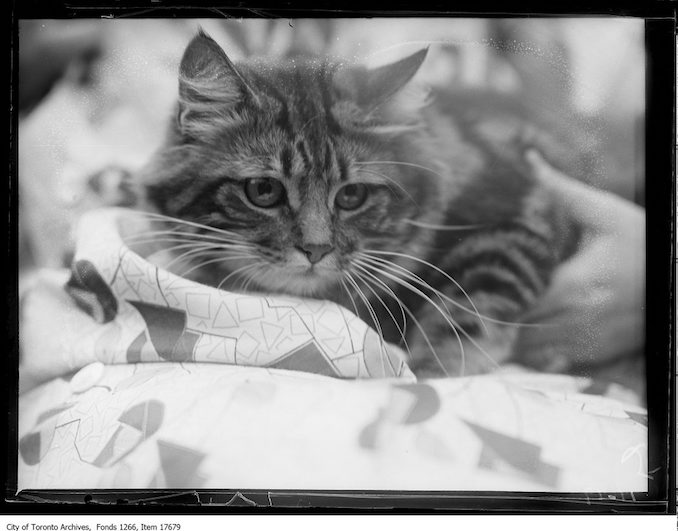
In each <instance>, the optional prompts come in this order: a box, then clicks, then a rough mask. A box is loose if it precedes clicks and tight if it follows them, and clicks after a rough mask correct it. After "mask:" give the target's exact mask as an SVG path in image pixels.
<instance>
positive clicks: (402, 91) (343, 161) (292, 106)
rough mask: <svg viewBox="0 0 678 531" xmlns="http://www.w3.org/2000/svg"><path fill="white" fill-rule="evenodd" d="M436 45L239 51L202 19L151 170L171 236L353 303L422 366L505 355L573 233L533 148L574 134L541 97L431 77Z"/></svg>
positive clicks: (424, 369) (480, 365)
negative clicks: (399, 53)
mask: <svg viewBox="0 0 678 531" xmlns="http://www.w3.org/2000/svg"><path fill="white" fill-rule="evenodd" d="M426 55H427V50H421V51H419V52H417V53H414V54H413V55H410V56H408V57H406V58H404V59H401V60H399V61H397V62H395V63H392V64H389V65H386V66H381V67H378V68H374V69H367V68H366V67H363V66H356V65H352V64H344V63H340V62H336V61H332V60H329V59H322V60H321V59H314V58H308V57H306V58H294V59H287V60H285V59H280V60H277V61H276V62H263V61H254V60H248V61H246V62H244V63H243V64H238V65H237V66H236V65H234V64H233V63H232V62H231V60H230V59H229V58H228V57H227V55H226V54H225V52H224V51H223V50H222V49H221V48H220V46H219V45H218V44H217V43H216V42H215V41H214V40H212V39H211V38H210V37H209V36H208V35H206V34H205V33H203V32H200V33H199V34H198V35H197V36H195V37H194V39H193V40H192V41H191V43H190V44H189V45H188V47H187V49H186V51H185V53H184V56H183V58H182V61H181V65H180V77H179V98H178V104H177V107H176V116H175V117H173V120H172V122H171V126H170V128H169V133H168V136H167V139H166V141H165V143H164V145H163V147H162V148H161V149H160V150H159V151H158V152H157V154H156V155H155V156H154V157H153V159H152V160H151V161H150V163H149V164H148V165H147V167H146V168H145V169H144V170H143V171H142V173H141V176H140V180H139V182H140V183H141V188H142V192H141V193H142V195H143V197H144V200H145V203H146V205H147V208H149V209H150V210H152V211H155V212H156V213H157V214H159V215H160V216H162V219H165V220H168V222H167V226H166V229H167V230H166V232H159V233H158V234H157V237H158V239H159V241H160V240H162V241H166V242H168V243H169V244H171V249H173V250H174V252H175V253H176V257H177V259H181V260H185V261H187V262H188V265H189V266H190V267H188V268H187V269H184V272H185V273H186V274H189V275H194V276H195V278H196V279H198V280H200V281H201V282H205V283H209V284H211V285H214V286H218V287H221V288H224V289H230V290H249V291H255V292H267V293H285V294H290V295H295V296H306V297H315V298H324V299H330V300H334V301H336V302H338V303H340V304H342V305H344V306H345V307H347V308H349V309H351V310H353V311H355V312H357V313H359V314H360V315H361V316H362V318H363V319H364V320H365V321H366V322H368V323H371V324H372V325H373V326H374V328H375V329H376V330H377V331H378V332H379V333H380V334H381V335H382V336H383V338H384V339H385V341H386V342H388V343H392V344H398V345H400V347H401V348H402V349H403V351H404V352H406V353H407V355H408V356H409V360H408V362H409V364H410V366H411V367H412V368H413V370H414V371H415V372H416V373H417V374H419V375H425V376H433V375H458V374H467V375H468V374H474V373H482V372H487V371H490V370H492V369H493V368H495V367H497V366H498V365H500V364H501V363H503V362H505V361H506V360H507V359H509V357H510V356H511V344H512V341H513V338H514V336H515V334H516V331H517V330H518V326H517V324H516V323H517V322H518V321H519V320H520V317H521V315H523V314H524V312H525V311H526V310H527V309H529V308H530V307H531V305H533V303H534V302H535V300H536V299H537V298H538V297H539V295H540V294H541V293H542V292H543V291H544V289H545V288H546V287H547V285H548V283H549V279H550V276H551V273H552V271H553V270H554V267H555V266H556V265H557V264H558V263H559V262H560V261H561V260H563V259H564V258H565V257H566V255H567V253H568V249H569V248H570V245H569V243H568V242H569V241H570V240H571V238H570V236H571V235H570V231H569V229H568V227H567V226H566V225H565V223H564V221H563V219H564V218H563V216H562V213H561V212H560V211H559V209H558V207H557V206H556V204H555V203H554V202H553V200H552V198H551V197H549V195H548V193H547V192H546V191H545V190H544V189H542V188H540V187H538V186H537V185H536V183H535V180H534V178H533V177H532V176H531V174H530V172H529V171H528V166H527V164H526V163H525V161H524V158H523V155H524V151H525V149H526V148H527V147H530V146H536V147H537V148H538V149H539V150H540V151H541V152H542V153H544V154H545V156H547V157H550V158H551V162H555V163H557V160H556V159H557V158H558V157H559V156H560V155H563V156H564V158H566V157H567V156H568V152H567V149H566V147H565V144H559V143H558V139H557V136H556V135H555V134H554V133H553V132H549V133H548V134H547V133H546V132H545V131H547V130H548V129H544V130H540V128H539V127H538V126H537V125H536V124H537V122H536V121H535V120H534V119H533V118H531V117H529V112H528V111H529V106H527V105H525V106H522V107H520V106H519V105H518V104H517V103H516V102H511V101H508V100H507V101H503V100H502V99H501V98H498V97H497V96H496V95H489V94H479V93H476V94H471V95H469V94H466V95H464V94H459V93H455V92H454V91H452V90H450V91H439V92H436V93H431V92H427V91H426V90H424V89H422V88H421V87H419V86H418V85H417V84H416V79H413V78H414V77H415V74H416V73H417V71H418V69H419V68H420V66H421V65H422V63H423V61H424V60H425V57H426Z"/></svg>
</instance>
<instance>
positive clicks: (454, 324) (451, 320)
mask: <svg viewBox="0 0 678 531" xmlns="http://www.w3.org/2000/svg"><path fill="white" fill-rule="evenodd" d="M361 265H363V266H365V267H367V268H368V269H370V270H371V271H373V272H375V273H377V274H380V275H383V276H384V277H386V278H389V279H391V280H392V281H393V282H396V283H397V284H400V285H401V286H402V287H404V288H405V289H407V290H409V291H411V292H412V293H415V294H416V295H419V296H420V297H421V298H422V299H424V300H425V301H426V302H428V303H429V304H431V305H432V306H433V308H435V310H436V311H437V312H438V313H439V314H440V315H441V316H442V317H443V319H444V320H445V322H447V324H448V325H449V326H450V328H451V329H452V331H453V332H454V334H455V336H456V337H457V340H458V341H459V342H460V347H461V337H460V336H459V332H461V333H462V334H463V335H464V337H466V339H468V340H469V342H470V343H471V344H472V345H473V346H475V347H476V348H477V349H478V350H479V351H480V352H481V353H482V354H483V355H484V356H485V357H486V358H487V359H488V360H489V361H490V362H491V363H492V364H493V365H495V366H496V367H497V368H499V367H500V365H499V364H498V363H497V362H496V361H495V360H494V358H493V357H492V356H491V355H490V354H488V353H487V351H485V349H484V348H483V347H482V346H480V345H479V344H478V342H477V341H476V340H475V339H474V338H473V337H472V336H471V335H470V334H469V333H468V332H467V331H466V330H465V329H464V327H462V326H461V325H459V323H457V322H456V320H455V319H454V318H452V316H451V315H450V313H449V310H448V309H447V308H445V309H446V310H447V311H443V310H442V309H441V308H440V306H438V305H437V304H436V303H435V302H434V301H433V299H431V298H430V297H429V296H428V295H426V294H425V293H424V292H423V291H421V290H420V289H418V288H417V287H415V286H413V285H412V284H410V283H409V282H406V281H405V280H403V279H402V278H399V277H396V276H394V275H392V274H390V273H388V272H386V271H384V270H383V268H378V267H376V266H374V265H370V264H368V263H366V262H362V264H361ZM462 348H463V347H462ZM462 357H463V351H462ZM464 362H465V360H464V359H462V364H464ZM462 366H463V365H462Z"/></svg>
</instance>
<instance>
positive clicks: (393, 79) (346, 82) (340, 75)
mask: <svg viewBox="0 0 678 531" xmlns="http://www.w3.org/2000/svg"><path fill="white" fill-rule="evenodd" d="M427 53H428V48H424V49H423V50H419V51H418V52H415V53H413V54H412V55H409V56H407V57H405V58H403V59H400V60H399V61H396V62H394V63H390V64H387V65H384V66H379V67H377V68H372V69H366V68H364V67H363V68H352V67H343V68H341V67H340V68H339V69H338V70H337V71H336V73H335V74H334V78H333V81H334V86H335V87H336V89H337V90H338V91H339V93H340V94H343V95H345V96H348V97H349V98H350V99H352V100H353V101H355V102H356V103H358V105H360V106H361V107H363V108H365V109H366V110H368V111H369V110H372V109H375V108H376V107H378V106H379V105H381V104H382V103H384V102H386V101H388V100H389V99H390V98H391V97H392V96H394V95H395V94H396V93H398V92H399V91H400V90H402V89H403V87H404V86H405V85H406V84H407V83H408V82H409V81H410V80H411V79H412V78H413V77H414V75H415V74H416V73H417V71H418V70H419V68H420V67H421V65H422V64H423V62H424V59H425V58H426V54H427Z"/></svg>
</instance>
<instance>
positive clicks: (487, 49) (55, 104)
mask: <svg viewBox="0 0 678 531" xmlns="http://www.w3.org/2000/svg"><path fill="white" fill-rule="evenodd" d="M200 26H201V27H202V28H203V29H204V30H205V31H207V32H208V33H209V34H210V35H211V36H212V37H213V38H214V39H215V40H216V41H217V42H219V43H220V44H221V45H222V47H223V48H224V50H226V52H227V53H228V54H229V56H230V57H231V58H232V59H234V60H236V61H237V60H238V59H242V58H245V57H250V56H263V55H284V54H300V53H301V54H304V53H319V54H329V55H332V56H338V57H343V58H347V59H350V60H355V61H360V62H364V63H367V64H369V65H377V64H380V63H385V62H388V61H390V60H393V59H396V58H398V57H399V56H403V55H406V54H407V53H411V52H412V51H413V50H414V49H419V48H421V47H423V46H430V50H429V55H428V58H427V61H426V62H425V64H424V67H423V69H422V70H421V71H420V75H421V78H422V79H423V80H425V81H426V82H428V83H429V84H431V85H434V86H435V85H445V86H459V87H478V88H483V89H490V90H496V91H499V92H504V93H509V94H510V93H513V94H517V95H519V96H520V97H521V98H525V101H527V102H529V104H530V105H531V106H538V107H539V108H541V109H544V110H545V111H548V112H550V113H551V114H553V115H555V116H557V117H558V120H559V121H561V122H562V125H565V126H566V127H567V126H568V125H569V124H571V126H572V128H574V130H576V131H577V135H576V136H577V148H576V149H577V150H578V151H580V153H581V155H582V156H585V157H586V159H587V160H588V161H590V164H589V166H588V167H587V170H586V172H585V173H584V175H583V176H581V177H580V178H583V179H584V180H586V181H588V182H589V183H591V184H593V185H595V186H597V187H600V188H604V189H607V190H611V191H614V192H615V193H617V194H619V195H621V196H623V197H626V198H627V199H630V200H632V201H634V202H636V203H638V204H640V205H644V180H645V176H644V153H643V148H644V127H645V124H644V112H645V93H644V87H645V51H644V44H643V40H644V33H643V21H642V20H634V19H624V18H595V19H594V18H591V19H586V18H572V19H534V18H529V19H518V18H515V19H466V18H465V19H449V18H446V19H445V18H438V19H421V18H417V19H303V20H283V19H277V20H272V19H269V20H266V19H227V20H223V19H206V20H195V19H192V20H156V19H135V20H123V19H113V20H107V19H103V20H85V19H82V20H31V21H27V20H26V21H21V22H20V25H19V94H18V96H19V113H20V115H19V161H18V162H19V164H18V169H19V196H20V206H19V230H20V238H19V239H20V284H21V279H22V278H25V276H24V275H25V274H28V273H30V272H31V271H33V270H35V269H36V268H40V267H63V266H65V265H67V262H68V257H69V254H70V252H71V245H72V242H71V232H72V229H73V226H74V223H75V222H76V221H77V219H78V217H79V216H80V214H81V213H82V212H83V211H84V210H87V209H89V208H93V207H96V206H99V205H101V204H102V203H117V204H125V201H126V200H127V199H128V198H126V197H125V193H124V189H123V190H121V189H120V187H119V186H118V183H119V182H120V180H121V178H124V177H125V176H127V175H131V174H133V173H134V172H135V171H136V170H137V169H138V168H139V167H140V166H142V165H143V164H144V163H145V162H146V161H147V160H148V158H149V157H150V156H151V154H152V153H153V151H154V150H155V149H156V148H157V147H158V146H159V145H160V143H161V142H162V140H163V136H164V131H165V128H166V125H167V121H168V119H169V117H170V115H171V112H172V106H173V103H174V100H175V96H176V91H177V71H178V64H179V60H180V58H181V55H182V52H183V50H184V48H185V46H186V44H187V43H188V42H189V40H190V39H191V38H192V37H193V35H195V33H196V31H197V29H198V27H200Z"/></svg>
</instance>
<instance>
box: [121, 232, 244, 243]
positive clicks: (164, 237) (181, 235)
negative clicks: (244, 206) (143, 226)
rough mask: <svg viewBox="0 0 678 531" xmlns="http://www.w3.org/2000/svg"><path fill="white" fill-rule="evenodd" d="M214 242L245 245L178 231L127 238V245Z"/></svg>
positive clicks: (140, 234)
mask: <svg viewBox="0 0 678 531" xmlns="http://www.w3.org/2000/svg"><path fill="white" fill-rule="evenodd" d="M173 240H183V241H195V240H201V241H212V242H216V243H219V242H226V243H245V240H244V239H242V238H225V237H223V236H212V235H211V234H202V233H200V232H181V231H176V230H154V231H150V230H149V231H142V232H139V233H138V234H135V235H133V236H127V237H125V242H126V243H128V244H129V243H131V244H134V245H138V244H142V243H153V242H155V241H173Z"/></svg>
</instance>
